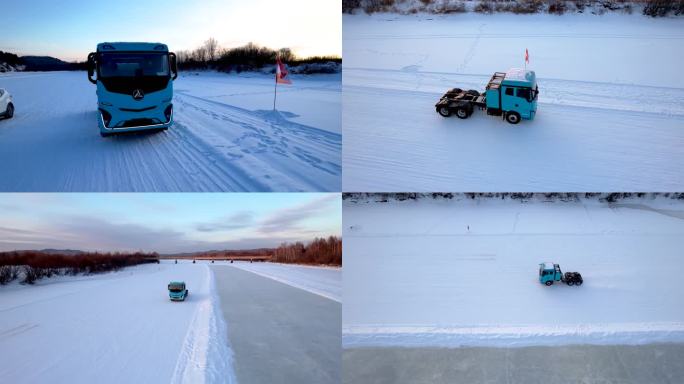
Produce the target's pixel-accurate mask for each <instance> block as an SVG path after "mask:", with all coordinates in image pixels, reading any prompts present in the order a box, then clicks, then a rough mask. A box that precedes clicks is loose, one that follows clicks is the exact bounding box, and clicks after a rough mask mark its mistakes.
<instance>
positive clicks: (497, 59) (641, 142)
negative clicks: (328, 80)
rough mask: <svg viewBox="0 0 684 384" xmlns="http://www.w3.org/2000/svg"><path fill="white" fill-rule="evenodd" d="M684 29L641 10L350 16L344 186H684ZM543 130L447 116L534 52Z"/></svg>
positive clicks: (537, 123) (538, 122) (346, 22)
mask: <svg viewBox="0 0 684 384" xmlns="http://www.w3.org/2000/svg"><path fill="white" fill-rule="evenodd" d="M683 26H684V20H682V19H681V18H668V19H650V18H647V17H643V16H640V15H631V16H629V15H620V14H608V15H604V16H593V15H564V16H554V15H529V16H525V15H510V14H495V15H481V14H474V13H468V14H462V15H448V16H439V15H411V16H408V15H404V16H401V15H387V14H378V15H373V16H367V15H345V16H344V19H343V28H344V35H343V36H344V52H343V55H344V77H343V90H344V91H343V103H344V113H343V117H342V118H343V124H344V149H343V151H344V155H343V159H344V161H343V166H344V170H345V171H344V177H343V189H344V190H345V191H445V190H447V191H448V190H452V191H453V190H458V191H512V190H524V191H587V190H591V191H596V190H598V191H607V190H611V191H612V190H630V191H633V190H647V191H653V190H668V191H674V190H682V189H684V175H683V174H682V172H681V169H682V167H683V166H684V152H682V151H681V150H680V149H681V147H682V145H684V130H682V129H681V128H682V127H683V126H684V79H683V78H682V77H681V76H680V75H679V72H680V70H679V67H680V63H681V62H682V60H683V59H684V56H683V53H684V51H683V50H682V48H681V47H682V41H683V40H684V28H682V27H683ZM526 48H527V49H528V50H529V52H530V64H529V66H528V67H529V68H530V69H533V70H535V71H536V73H537V78H538V83H539V89H540V96H539V106H538V114H537V116H536V118H535V120H534V121H531V122H530V121H523V122H522V123H521V124H519V125H517V126H512V125H509V124H508V123H506V122H504V121H502V120H500V119H498V118H495V117H491V116H487V115H486V114H484V113H475V114H474V115H473V116H472V117H471V118H469V119H468V120H465V121H462V120H459V119H457V118H455V117H453V118H447V119H445V118H442V117H441V116H439V115H438V114H437V113H436V112H435V109H434V104H435V103H436V102H437V101H438V99H439V97H440V96H441V95H442V94H443V93H444V92H445V91H446V90H447V89H450V88H453V87H458V88H463V89H476V90H479V91H482V90H483V88H484V86H485V85H486V83H487V81H488V80H489V78H490V77H491V75H492V73H494V72H495V71H505V70H507V69H508V68H510V67H521V66H522V65H523V64H524V62H523V59H524V52H525V49H526Z"/></svg>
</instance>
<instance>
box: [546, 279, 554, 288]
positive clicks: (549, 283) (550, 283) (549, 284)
mask: <svg viewBox="0 0 684 384" xmlns="http://www.w3.org/2000/svg"><path fill="white" fill-rule="evenodd" d="M544 284H546V286H547V287H550V286H552V285H553V281H551V280H549V281H547V282H546V283H544Z"/></svg>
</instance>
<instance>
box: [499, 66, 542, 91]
mask: <svg viewBox="0 0 684 384" xmlns="http://www.w3.org/2000/svg"><path fill="white" fill-rule="evenodd" d="M501 83H502V84H503V85H512V86H518V87H530V88H534V86H535V85H536V84H537V76H536V75H535V74H534V71H530V70H529V69H520V68H511V69H509V70H508V71H506V76H505V77H504V78H503V81H502V82H501Z"/></svg>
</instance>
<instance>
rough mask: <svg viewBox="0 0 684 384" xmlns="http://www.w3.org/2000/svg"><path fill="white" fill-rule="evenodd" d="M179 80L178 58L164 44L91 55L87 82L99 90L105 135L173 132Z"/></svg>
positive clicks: (104, 48) (107, 48)
mask: <svg viewBox="0 0 684 384" xmlns="http://www.w3.org/2000/svg"><path fill="white" fill-rule="evenodd" d="M177 77H178V69H177V66H176V55H175V54H174V53H172V52H169V49H168V47H167V46H166V45H165V44H161V43H123V42H120V43H100V44H98V45H97V51H96V52H92V53H90V54H89V55H88V80H89V81H90V82H91V83H93V84H95V85H97V91H96V94H97V104H98V126H99V128H100V134H101V135H102V136H109V135H111V134H114V133H119V132H130V131H145V130H158V131H161V130H166V129H168V128H169V127H170V126H171V125H172V124H173V104H172V101H173V80H175V79H176V78H177Z"/></svg>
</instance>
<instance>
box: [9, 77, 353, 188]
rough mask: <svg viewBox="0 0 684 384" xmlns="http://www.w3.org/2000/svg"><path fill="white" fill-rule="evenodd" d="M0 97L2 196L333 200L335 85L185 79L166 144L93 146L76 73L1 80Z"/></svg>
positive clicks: (88, 89)
mask: <svg viewBox="0 0 684 384" xmlns="http://www.w3.org/2000/svg"><path fill="white" fill-rule="evenodd" d="M0 87H2V88H6V89H7V90H8V91H10V92H11V94H12V95H13V97H14V100H15V107H16V112H15V117H14V118H13V119H9V120H0V164H2V167H0V190H1V191H46V192H52V191H54V192H63V191H130V192H150V191H157V192H165V191H183V192H188V191H336V190H337V191H339V190H340V186H341V173H342V172H341V162H342V160H341V151H342V147H341V146H342V137H341V133H340V131H341V128H340V110H341V97H340V92H341V82H340V75H313V76H293V85H288V86H280V87H279V92H278V111H279V112H278V113H274V112H273V111H272V107H273V78H272V77H271V76H266V75H258V74H251V75H249V74H247V75H230V76H229V75H225V74H217V73H196V72H192V73H184V74H182V75H181V76H180V77H179V78H178V79H177V80H176V82H175V83H174V92H175V93H174V106H175V110H174V118H175V124H174V126H173V127H172V128H171V129H169V130H168V131H167V132H164V133H155V134H139V135H126V136H117V137H112V138H106V139H103V138H101V137H100V136H99V133H98V128H97V124H96V117H97V112H96V111H97V110H96V96H95V87H94V86H93V85H92V84H90V83H89V82H88V81H87V79H86V75H85V72H50V73H10V74H3V75H0Z"/></svg>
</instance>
